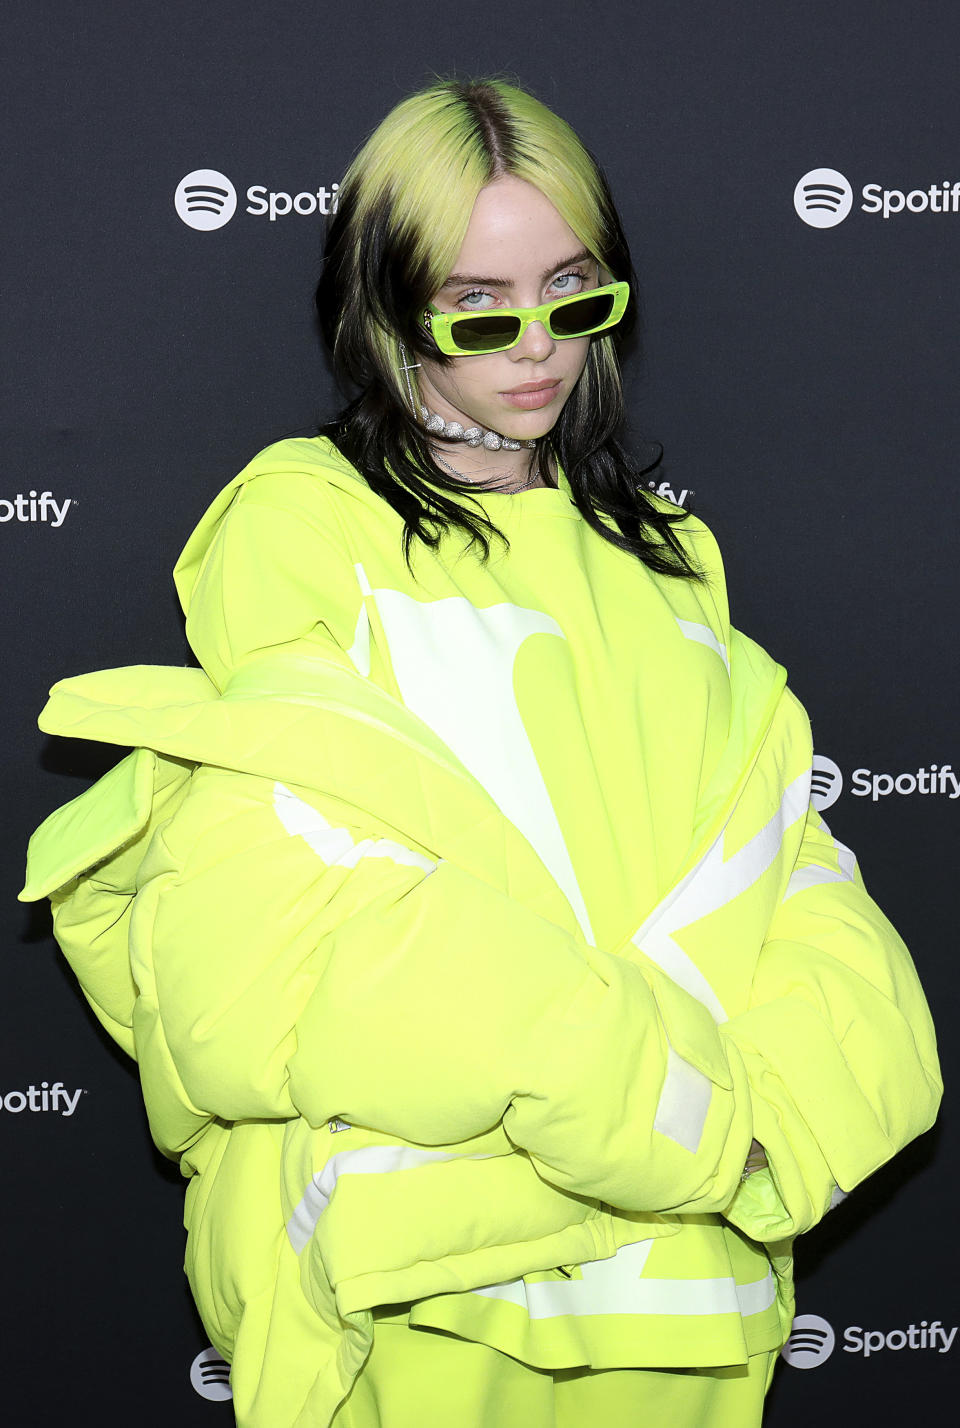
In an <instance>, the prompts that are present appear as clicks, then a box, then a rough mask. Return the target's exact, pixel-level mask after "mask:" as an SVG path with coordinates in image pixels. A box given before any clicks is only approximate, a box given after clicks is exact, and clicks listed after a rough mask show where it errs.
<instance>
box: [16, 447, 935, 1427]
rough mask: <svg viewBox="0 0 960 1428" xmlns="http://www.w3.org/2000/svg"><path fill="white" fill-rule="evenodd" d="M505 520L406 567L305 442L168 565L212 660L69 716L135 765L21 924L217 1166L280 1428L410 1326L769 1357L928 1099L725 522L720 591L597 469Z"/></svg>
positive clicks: (220, 1288) (311, 1419) (212, 1207)
mask: <svg viewBox="0 0 960 1428" xmlns="http://www.w3.org/2000/svg"><path fill="white" fill-rule="evenodd" d="M480 499H481V500H482V501H483V503H484V505H485V507H486V509H487V510H488V511H489V513H490V514H491V516H492V517H493V519H494V520H495V522H496V523H497V524H498V525H499V526H500V527H501V529H503V530H504V531H505V533H506V534H507V536H508V537H509V540H510V542H511V548H510V550H509V552H508V553H506V554H505V555H504V554H502V553H501V548H500V546H499V544H498V543H496V542H495V543H494V545H493V548H492V553H491V558H490V561H489V563H488V564H487V565H485V566H484V565H483V564H482V563H481V562H480V561H479V560H478V559H477V558H476V557H475V555H474V554H472V553H464V552H465V546H464V544H463V543H462V542H461V541H460V540H459V537H457V536H453V537H451V538H449V539H448V540H446V541H445V543H444V545H443V546H442V547H441V549H440V552H439V553H436V552H431V551H428V550H427V549H426V548H424V547H420V546H416V545H415V546H414V573H413V574H411V573H410V572H409V571H408V570H407V568H406V566H405V564H404V561H403V557H402V550H401V540H400V537H401V532H402V522H401V520H400V518H399V517H398V516H397V515H396V514H395V512H394V511H393V510H392V509H391V508H390V507H389V506H388V505H387V504H386V503H385V502H384V501H383V500H382V499H380V498H379V497H377V496H376V495H374V494H373V493H372V492H371V491H370V490H369V488H368V487H367V485H366V483H365V482H364V481H363V480H362V479H361V478H360V477H359V476H358V474H357V473H356V472H355V471H354V470H353V468H352V467H350V465H349V464H348V463H347V462H346V461H345V460H344V459H343V458H342V457H341V456H340V455H339V453H337V452H336V450H335V449H334V448H333V447H332V446H331V445H330V443H329V442H327V441H326V440H325V439H320V438H316V439H304V440H289V441H284V442H280V443H278V444H277V445H275V446H273V447H271V448H268V450H267V451H265V452H262V453H261V454H260V455H259V456H258V457H257V458H256V459H255V460H254V461H253V462H252V463H251V464H250V465H249V466H248V467H247V468H246V470H245V471H243V472H242V473H241V474H240V475H239V476H238V477H237V478H236V479H235V481H233V482H231V483H230V485H229V486H228V487H227V488H226V489H225V490H224V491H223V492H222V493H221V495H220V496H219V497H218V498H217V499H216V500H215V501H214V503H213V505H212V506H211V508H210V510H209V511H208V512H207V514H206V515H205V517H204V518H203V520H202V521H201V522H200V524H199V526H198V528H197V530H196V531H195V532H194V534H193V536H192V537H191V539H190V541H189V542H188V544H187V546H186V549H185V550H184V553H183V555H182V556H181V558H180V561H179V562H178V565H177V568H176V571H175V580H176V584H177V589H178V591H179V594H180V598H181V601H182V603H183V606H184V609H185V611H186V614H187V633H188V636H189V638H190V641H191V644H192V646H193V649H194V650H195V652H196V654H197V656H198V658H199V660H200V663H201V665H202V667H203V668H202V670H186V669H166V668H159V667H152V666H136V667H133V668H128V669H121V670H106V671H101V672H99V673H97V674H91V675H86V676H81V677H79V678H75V679H68V680H65V681H62V682H61V683H60V684H58V685H57V686H55V687H54V689H53V691H52V692H51V699H50V702H49V703H48V705H47V706H46V708H45V710H44V712H43V714H42V716H41V720H40V723H41V727H42V728H43V729H45V730H47V731H49V732H55V733H61V734H69V735H73V736H76V737H81V738H93V739H101V740H105V741H108V742H112V743H119V744H128V745H130V746H131V747H132V749H133V750H134V752H133V753H131V755H130V756H129V757H128V758H127V759H125V760H124V761H123V762H122V763H121V764H120V765H118V766H117V768H115V769H114V770H113V771H112V772H111V773H110V774H108V775H106V777H105V778H104V779H102V780H101V781H100V782H99V783H98V784H97V785H95V786H94V787H93V788H92V789H90V790H88V792H87V793H85V794H83V795H81V797H80V798H79V799H76V800H74V801H73V803H71V804H68V805H67V806H66V807H65V808H62V809H60V810H59V811H58V812H57V813H55V814H53V815H51V817H50V819H48V820H47V822H46V823H45V824H44V825H43V826H42V827H41V828H40V829H39V830H38V831H37V833H36V834H35V835H34V838H33V840H32V842H31V848H30V855H29V863H28V881H27V887H26V888H25V890H24V892H23V894H22V897H24V898H25V899H30V898H37V897H42V896H46V895H49V896H50V897H51V901H52V903H53V906H54V914H55V927H56V932H57V936H58V939H59V940H60V943H61V946H62V947H63V950H64V952H65V954H66V956H67V957H68V959H69V960H70V962H71V965H72V966H73V968H74V970H75V971H76V973H77V976H78V977H79V979H80V982H81V985H82V987H83V989H84V991H85V993H86V995H87V997H88V998H89V999H90V1001H91V1004H92V1005H93V1007H94V1009H95V1011H96V1012H97V1014H98V1015H99V1016H100V1018H101V1020H102V1021H103V1023H104V1025H105V1026H106V1027H107V1028H108V1029H109V1030H110V1031H111V1033H112V1034H113V1035H114V1036H115V1037H116V1039H117V1040H118V1041H119V1042H120V1044H121V1045H122V1046H124V1047H125V1049H126V1050H127V1051H128V1052H129V1053H130V1054H131V1055H135V1056H136V1058H137V1060H138V1062H139V1065H140V1072H141V1078H142V1083H143V1092H144V1099H145V1103H146V1107H147V1112H148V1115H149V1118H150V1124H151V1129H152V1132H153V1135H154V1138H155V1140H156V1142H157V1144H158V1145H159V1146H160V1147H161V1149H163V1150H164V1151H165V1152H166V1153H167V1154H168V1155H172V1156H180V1157H181V1165H182V1167H183V1169H184V1173H185V1174H186V1175H187V1176H189V1177H190V1183H189V1185H188V1189H187V1208H186V1224H187V1228H188V1232H189V1234H188V1247H187V1271H188V1274H189V1277H190V1282H191V1286H192V1289H193V1292H194V1295H195V1298H196V1300H197V1303H198V1306H199V1309H200V1312H201V1315H202V1317H203V1319H204V1323H205V1325H206V1327H207V1329H208V1331H209V1333H210V1336H211V1339H212V1341H213V1343H214V1344H215V1345H216V1346H217V1347H218V1348H219V1349H220V1351H221V1352H222V1353H223V1354H224V1355H225V1356H226V1357H227V1358H228V1359H230V1360H231V1361H232V1363H233V1387H234V1398H235V1407H236V1410H237V1418H238V1422H239V1423H240V1424H241V1425H248V1428H278V1425H279V1424H281V1423H293V1422H295V1421H296V1422H298V1423H303V1424H306V1423H311V1424H313V1423H320V1424H323V1423H328V1422H329V1421H330V1418H331V1417H332V1415H333V1413H334V1411H335V1409H336V1407H337V1404H338V1403H339V1402H340V1401H341V1399H342V1398H343V1396H344V1394H345V1393H346V1392H347V1391H348V1389H349V1386H350V1384H351V1382H352V1381H353V1378H354V1376H355V1375H356V1373H357V1372H358V1371H359V1369H360V1368H361V1366H362V1364H363V1362H364V1359H365V1356H366V1354H367V1352H368V1350H369V1345H370V1341H371V1333H372V1324H373V1315H374V1313H376V1314H379V1315H381V1316H383V1315H389V1316H392V1317H395V1318H400V1319H401V1320H407V1321H409V1322H410V1323H411V1324H415V1325H424V1326H430V1327H434V1328H440V1329H445V1330H448V1331H451V1332H454V1333H456V1334H459V1335H461V1336H462V1337H466V1338H470V1339H475V1340H477V1341H480V1342H483V1343H487V1344H490V1345H492V1346H494V1347H496V1348H499V1349H502V1350H504V1351H505V1352H507V1353H509V1354H511V1355H513V1356H514V1357H516V1358H518V1359H520V1360H521V1361H524V1362H526V1363H529V1364H531V1365H534V1366H537V1367H542V1368H563V1367H571V1366H575V1365H581V1364H589V1365H592V1366H594V1367H597V1368H605V1367H614V1366H616V1367H623V1366H633V1365H636V1366H644V1365H646V1366H660V1367H667V1366H681V1365H685V1364H690V1365H701V1366H703V1365H711V1364H729V1363H738V1362H744V1361H745V1359H746V1357H747V1356H748V1355H750V1354H753V1353H758V1352H761V1351H764V1350H767V1349H771V1348H776V1347H777V1346H779V1344H780V1343H781V1342H782V1341H783V1339H784V1338H785V1336H786V1333H787V1332H788V1329H789V1321H790V1317H791V1314H792V1292H791V1282H790V1246H791V1241H792V1239H793V1237H794V1236H795V1235H796V1234H798V1233H800V1232H802V1231H803V1230H805V1229H808V1228H810V1226H812V1225H814V1224H815V1223H816V1222H817V1221H818V1220H819V1219H820V1218H821V1217H822V1216H823V1215H824V1214H825V1213H826V1211H827V1210H828V1209H829V1208H830V1206H831V1205H832V1204H835V1203H836V1201H837V1200H838V1199H839V1198H842V1196H843V1194H844V1193H846V1192H849V1191H850V1190H852V1189H853V1187H854V1186H855V1185H856V1184H857V1183H858V1182H859V1181H860V1180H862V1179H863V1178H864V1177H865V1176H867V1175H869V1174H870V1173H871V1172H872V1171H874V1170H875V1169H876V1168H877V1167H878V1166H879V1165H881V1164H882V1163H883V1162H884V1161H886V1160H887V1159H888V1158H889V1157H890V1156H891V1155H893V1154H894V1153H895V1152H896V1151H897V1150H898V1149H899V1148H900V1147H901V1146H902V1145H904V1144H905V1143H906V1142H907V1141H909V1140H910V1139H911V1138H912V1137H914V1136H915V1135H917V1134H919V1133H920V1132H921V1131H923V1130H924V1129H926V1128H927V1127H928V1126H929V1125H930V1124H931V1122H932V1120H933V1118H934V1116H935V1114H936V1108H937V1104H938V1101H939V1094H940V1081H939V1073H938V1068H937V1060H936V1052H935V1042H934V1036H933V1030H932V1026H931V1023H930V1018H929V1014H928V1011H927V1008H926V1005H925V1002H924V999H923V995H922V992H921V990H920V987H919V985H918V982H917V979H916V975H915V972H914V968H913V965H912V962H911V960H910V957H909V955H908V953H907V951H906V949H905V948H904V946H903V944H902V942H901V941H900V939H899V938H898V936H897V934H896V933H895V932H894V930H893V929H892V927H891V926H890V924H889V923H888V922H887V921H886V919H885V918H884V917H883V915H882V914H881V913H880V912H879V910H878V909H877V907H876V905H875V904H874V903H873V902H872V901H871V899H870V898H869V897H868V895H867V894H866V892H865V891H864V888H863V884H862V881H861V879H860V876H859V873H858V871H857V869H856V865H855V861H854V858H853V855H852V854H851V853H850V852H849V851H848V850H847V849H846V848H845V847H844V846H843V845H842V844H840V843H838V842H837V840H836V839H834V838H833V837H832V836H831V834H830V833H829V831H828V830H827V828H826V825H825V824H824V822H823V820H822V819H821V818H820V817H819V816H818V815H817V813H816V812H815V811H814V810H813V809H812V807H811V806H810V803H809V793H810V771H811V759H812V751H811V745H810V733H809V726H808V721H807V719H806V716H805V714H804V712H803V710H802V709H801V707H800V706H799V704H798V703H797V701H796V700H795V699H794V698H793V697H792V695H790V694H789V692H788V691H786V689H785V687H784V679H785V676H784V673H783V671H782V670H781V669H780V668H779V666H777V665H776V664H775V663H774V662H773V661H772V660H771V659H770V658H769V657H768V656H767V655H766V654H764V653H763V651H762V650H760V649H759V648H758V647H757V646H756V645H755V644H753V643H752V642H751V641H749V640H748V639H746V638H745V637H744V636H742V635H740V634H739V633H738V632H737V631H735V630H733V629H731V627H730V625H729V621H728V614H727V608H726V601H725V594H724V584H723V574H722V569H721V565H720V560H719V556H718V553H717V551H716V547H715V544H714V542H713V540H712V538H711V536H710V534H709V532H708V531H707V530H706V528H705V527H704V526H703V525H702V524H701V523H699V522H698V521H696V520H695V519H693V518H692V517H688V518H687V519H686V520H685V521H684V522H683V524H682V526H681V527H680V528H679V530H680V532H681V534H682V538H683V539H684V540H685V541H686V542H688V545H689V548H690V549H691V551H692V553H693V554H694V556H695V557H696V559H697V560H698V561H699V562H700V563H701V564H702V566H703V567H704V569H705V570H706V572H707V574H708V576H709V581H708V583H707V584H706V585H698V584H695V583H691V582H687V581H682V580H678V579H669V578H665V577H660V576H657V575H655V574H653V573H652V572H651V571H649V570H648V569H647V568H646V567H644V566H643V565H642V564H641V563H640V562H639V561H637V560H636V559H635V558H634V557H632V556H629V555H627V554H625V553H624V552H622V551H620V550H618V549H616V548H615V547H614V546H612V545H611V544H610V543H609V542H607V541H604V540H603V539H602V538H601V537H599V536H598V535H597V534H596V532H594V531H592V530H591V529H590V528H589V526H588V525H587V524H586V522H585V521H583V519H582V518H581V517H580V515H579V512H578V511H577V509H576V506H575V505H574V503H573V501H572V499H571V497H570V489H569V486H568V484H567V482H566V479H565V478H564V477H563V476H562V474H561V478H560V487H559V489H556V490H553V489H536V490H531V491H527V492H523V493H517V494H512V495H506V494H500V495H497V494H489V493H484V494H483V495H482V496H481V497H480ZM415 577H416V578H415ZM753 1137H756V1139H757V1140H759V1141H760V1142H761V1143H762V1145H763V1146H764V1147H765V1149H766V1152H767V1156H768V1159H769V1170H764V1171H760V1172H757V1173H755V1174H753V1175H752V1176H750V1177H749V1178H748V1179H747V1180H746V1181H743V1182H742V1181H741V1172H742V1170H743V1166H744V1161H745V1159H746V1156H747V1152H748V1149H749V1146H750V1143H751V1138H753ZM384 1306H389V1307H384ZM298 1415H300V1416H299V1417H298Z"/></svg>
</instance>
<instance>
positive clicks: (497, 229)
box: [453, 175, 583, 280]
mask: <svg viewBox="0 0 960 1428" xmlns="http://www.w3.org/2000/svg"><path fill="white" fill-rule="evenodd" d="M582 247H583V244H582V243H581V241H580V240H579V239H578V237H577V235H576V234H575V233H574V231H573V229H572V228H571V227H570V225H569V224H568V223H567V222H565V220H564V219H563V218H562V217H561V216H560V214H559V213H558V211H557V209H556V208H554V206H553V204H552V203H551V202H550V200H549V199H548V198H547V197H546V196H545V195H544V194H542V193H541V192H540V190H539V189H538V188H535V187H534V186H533V184H529V183H526V182H525V181H524V180H523V179H518V178H515V177H514V176H513V175H504V177H502V178H499V179H494V181H493V183H489V184H487V186H486V188H483V189H481V190H480V193H479V194H478V195H477V200H476V203H475V204H474V206H473V212H472V213H471V215H470V222H469V223H468V225H467V231H466V235H465V237H464V240H463V245H462V247H461V249H460V252H459V253H458V254H457V257H456V261H455V263H454V267H453V270H454V271H455V272H458V273H502V274H504V275H505V276H508V277H511V278H513V279H515V280H519V279H523V278H527V277H531V276H534V275H535V276H537V277H539V276H540V274H541V273H542V272H543V271H544V269H545V268H547V267H549V266H550V264H551V263H562V262H564V261H565V260H566V259H567V258H569V257H570V256H571V255H572V254H574V253H576V252H578V251H580V249H581V248H582Z"/></svg>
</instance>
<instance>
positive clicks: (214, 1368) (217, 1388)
mask: <svg viewBox="0 0 960 1428" xmlns="http://www.w3.org/2000/svg"><path fill="white" fill-rule="evenodd" d="M190 1382H191V1384H192V1385H193V1387H194V1389H195V1390H196V1392H197V1393H199V1395H200V1397H201V1398H207V1399H209V1400H210V1401H211V1402H213V1403H222V1402H223V1401H224V1400H225V1399H227V1398H232V1397H233V1390H232V1388H231V1387H230V1365H229V1364H228V1363H227V1361H226V1360H225V1359H222V1358H221V1357H220V1355H219V1354H218V1353H217V1351H216V1349H214V1348H209V1349H204V1350H203V1351H202V1352H201V1353H199V1354H197V1357H196V1358H195V1359H194V1361H193V1363H192V1364H191V1365H190Z"/></svg>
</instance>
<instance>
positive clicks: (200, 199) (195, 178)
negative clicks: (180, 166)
mask: <svg viewBox="0 0 960 1428" xmlns="http://www.w3.org/2000/svg"><path fill="white" fill-rule="evenodd" d="M173 204H174V207H175V208H176V210H177V214H178V216H179V217H180V218H182V219H183V221H184V223H185V224H186V225H187V227H188V228H197V229H199V230H200V232H202V233H209V232H210V231H211V230H212V229H214V228H222V227H223V226H224V224H225V223H229V222H230V219H231V218H232V217H233V215H234V214H235V213H236V211H237V190H236V189H235V188H234V186H233V184H232V183H231V182H230V180H229V179H228V178H227V176H226V174H221V173H218V172H217V170H216V169H194V171H193V173H190V174H187V176H186V177H185V178H182V179H181V180H180V182H179V183H178V184H177V191H176V193H175V194H174V197H173Z"/></svg>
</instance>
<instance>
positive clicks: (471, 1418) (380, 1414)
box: [333, 1323, 776, 1428]
mask: <svg viewBox="0 0 960 1428" xmlns="http://www.w3.org/2000/svg"><path fill="white" fill-rule="evenodd" d="M775 1359H776V1355H774V1354H757V1355H755V1356H754V1357H753V1358H751V1359H750V1361H749V1363H748V1364H747V1365H745V1366H743V1367H735V1368H721V1369H684V1370H672V1371H671V1370H667V1371H657V1370H651V1369H609V1370H603V1371H597V1370H591V1369H565V1370H562V1371H561V1372H555V1373H548V1372H544V1371H542V1370H539V1369H532V1368H529V1367H528V1366H527V1365H526V1364H522V1363H519V1362H518V1361H517V1360H516V1359H512V1358H510V1357H508V1356H507V1355H506V1354H501V1353H499V1352H498V1351H497V1350H496V1349H491V1348H488V1347H487V1346H486V1345H485V1344H474V1343H470V1342H468V1341H467V1340H464V1339H457V1338H454V1337H453V1336H452V1335H449V1334H442V1333H438V1332H435V1331H432V1330H423V1329H410V1328H408V1327H407V1326H406V1325H402V1324H384V1323H379V1324H377V1326H376V1330H375V1333H374V1339H373V1348H372V1350H371V1353H370V1358H369V1359H368V1360H367V1363H366V1364H365V1366H364V1368H363V1370H362V1372H361V1373H360V1376H359V1377H358V1379H357V1381H356V1382H355V1383H354V1385H353V1388H352V1389H351V1391H350V1394H349V1397H348V1398H347V1399H346V1400H345V1402H344V1403H343V1404H342V1405H341V1406H340V1408H339V1409H338V1411H337V1413H336V1414H335V1416H334V1419H333V1428H451V1425H452V1424H462V1425H463V1428H598V1425H602V1428H646V1425H654V1424H658V1425H659V1424H669V1425H670V1428H756V1425H758V1424H759V1423H760V1419H761V1415H762V1412H763V1401H764V1395H765V1393H766V1390H767V1387H768V1385H769V1381H770V1378H771V1377H772V1371H773V1365H774V1362H775Z"/></svg>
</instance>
